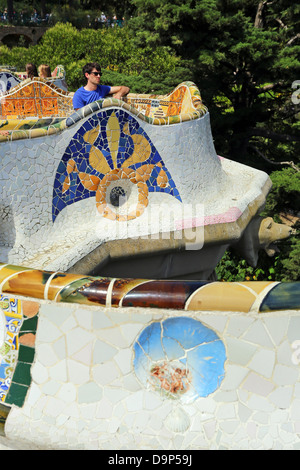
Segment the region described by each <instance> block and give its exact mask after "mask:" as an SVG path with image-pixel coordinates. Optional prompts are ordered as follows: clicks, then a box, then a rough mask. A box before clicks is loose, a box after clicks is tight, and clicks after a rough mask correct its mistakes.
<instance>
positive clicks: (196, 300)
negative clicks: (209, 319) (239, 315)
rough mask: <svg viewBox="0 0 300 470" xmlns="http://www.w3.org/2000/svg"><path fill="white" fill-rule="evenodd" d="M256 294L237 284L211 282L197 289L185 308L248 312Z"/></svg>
mask: <svg viewBox="0 0 300 470" xmlns="http://www.w3.org/2000/svg"><path fill="white" fill-rule="evenodd" d="M255 300H256V296H255V295H254V294H252V293H251V292H249V290H247V289H246V288H245V287H243V286H241V285H239V284H235V283H232V284H230V285H229V284H225V283H222V282H213V283H211V284H207V285H205V286H203V287H201V288H200V289H198V290H197V291H196V292H194V294H193V295H192V296H191V297H190V299H189V301H188V302H187V304H186V307H185V310H218V311H230V312H245V313H247V312H249V310H250V309H251V306H252V305H253V303H254V302H255Z"/></svg>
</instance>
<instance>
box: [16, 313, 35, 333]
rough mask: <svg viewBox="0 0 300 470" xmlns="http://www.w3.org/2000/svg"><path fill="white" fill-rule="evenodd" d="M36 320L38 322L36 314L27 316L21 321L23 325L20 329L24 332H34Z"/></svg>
mask: <svg viewBox="0 0 300 470" xmlns="http://www.w3.org/2000/svg"><path fill="white" fill-rule="evenodd" d="M37 322H38V316H37V315H36V316H35V317H32V318H28V319H27V320H24V321H23V325H22V327H21V329H20V331H21V332H22V333H24V332H30V333H32V332H33V333H35V332H36V329H37Z"/></svg>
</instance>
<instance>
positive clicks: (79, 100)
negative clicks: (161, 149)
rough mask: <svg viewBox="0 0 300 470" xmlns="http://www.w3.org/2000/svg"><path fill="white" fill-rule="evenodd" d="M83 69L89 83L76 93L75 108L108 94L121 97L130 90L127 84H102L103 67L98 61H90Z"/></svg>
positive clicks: (74, 98) (74, 97)
mask: <svg viewBox="0 0 300 470" xmlns="http://www.w3.org/2000/svg"><path fill="white" fill-rule="evenodd" d="M82 71H83V75H84V76H85V78H86V80H87V83H86V85H85V86H82V87H80V88H79V89H78V90H77V91H76V92H75V93H74V96H73V107H74V109H75V110H77V109H79V108H82V107H83V106H85V105H87V104H89V103H93V102H94V101H97V100H100V99H101V98H104V97H105V96H107V95H113V97H114V98H117V99H121V98H122V97H123V96H125V95H127V93H129V91H130V90H129V88H128V87H127V86H108V85H100V79H101V67H100V65H99V64H98V63H97V62H89V63H88V64H86V65H85V66H84V67H83V69H82Z"/></svg>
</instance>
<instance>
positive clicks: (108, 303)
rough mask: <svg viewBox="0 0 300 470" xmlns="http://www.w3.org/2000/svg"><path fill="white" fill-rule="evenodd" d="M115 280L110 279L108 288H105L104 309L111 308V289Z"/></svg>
mask: <svg viewBox="0 0 300 470" xmlns="http://www.w3.org/2000/svg"><path fill="white" fill-rule="evenodd" d="M115 280H116V278H114V279H112V280H111V281H110V283H109V286H108V288H107V293H106V302H105V306H106V307H111V297H112V290H113V287H114V283H115Z"/></svg>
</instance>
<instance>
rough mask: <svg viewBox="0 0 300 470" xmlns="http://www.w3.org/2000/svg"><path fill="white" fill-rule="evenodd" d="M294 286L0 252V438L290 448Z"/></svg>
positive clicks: (299, 350) (17, 445) (94, 446)
mask: <svg viewBox="0 0 300 470" xmlns="http://www.w3.org/2000/svg"><path fill="white" fill-rule="evenodd" d="M299 287H300V283H299V282H298V283H297V282H293V283H292V282H291V283H277V282H241V283H224V282H207V281H205V282H204V281H203V282H200V281H155V280H149V279H144V280H143V279H109V278H100V277H92V276H90V277H88V276H81V275H74V274H66V273H61V272H50V271H41V270H34V269H30V268H25V267H21V266H12V265H5V264H0V357H1V362H0V448H3V449H27V448H31V449H86V450H101V449H102V450H103V449H106V450H109V449H110V450H112V449H113V450H114V451H117V450H122V449H123V450H124V449H126V450H131V451H132V450H134V449H135V450H141V449H143V450H147V449H148V450H150V451H151V450H152V451H154V450H169V451H172V450H185V451H186V452H189V451H190V450H193V449H198V450H203V449H211V450H212V449H238V450H243V449H261V450H268V449H273V450H279V449H298V450H299V448H300V429H299V399H300V396H299V387H300V367H299V365H300V337H299V331H300V318H299V310H300V289H299ZM1 446H2V447H1Z"/></svg>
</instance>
